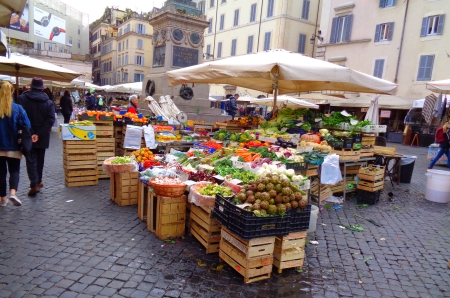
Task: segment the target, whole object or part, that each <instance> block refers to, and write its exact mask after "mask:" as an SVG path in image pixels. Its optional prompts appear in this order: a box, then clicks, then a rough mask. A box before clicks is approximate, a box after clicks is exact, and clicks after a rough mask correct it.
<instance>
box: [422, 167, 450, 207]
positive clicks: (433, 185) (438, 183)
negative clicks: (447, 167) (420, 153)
mask: <svg viewBox="0 0 450 298" xmlns="http://www.w3.org/2000/svg"><path fill="white" fill-rule="evenodd" d="M425 175H426V176H427V189H426V192H425V199H427V200H428V201H432V202H436V203H448V202H449V201H450V172H447V171H441V170H428V171H427V173H426V174H425Z"/></svg>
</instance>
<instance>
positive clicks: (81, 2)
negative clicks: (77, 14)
mask: <svg viewBox="0 0 450 298" xmlns="http://www.w3.org/2000/svg"><path fill="white" fill-rule="evenodd" d="M60 1H62V2H64V3H66V4H67V5H70V6H72V7H73V8H75V9H77V10H79V11H81V12H84V13H87V14H89V23H92V22H93V21H95V20H97V19H98V18H100V17H101V16H102V15H103V12H104V11H105V7H107V6H109V7H111V6H118V8H119V9H121V10H125V8H129V9H131V10H134V11H137V12H141V11H142V12H148V11H151V10H152V8H153V5H154V7H157V8H160V7H161V6H162V4H163V3H164V0H60Z"/></svg>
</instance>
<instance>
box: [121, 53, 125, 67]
mask: <svg viewBox="0 0 450 298" xmlns="http://www.w3.org/2000/svg"><path fill="white" fill-rule="evenodd" d="M122 65H125V56H124V55H122Z"/></svg>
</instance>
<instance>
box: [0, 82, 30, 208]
mask: <svg viewBox="0 0 450 298" xmlns="http://www.w3.org/2000/svg"><path fill="white" fill-rule="evenodd" d="M13 92H14V88H13V85H12V84H11V83H10V82H7V81H0V136H1V137H0V198H1V202H0V207H5V206H6V205H7V204H8V199H7V197H6V193H7V183H6V177H7V175H8V173H9V200H10V201H11V202H12V203H13V205H14V206H21V205H22V202H21V201H20V200H19V199H18V198H17V195H16V191H17V189H18V188H19V176H20V159H21V158H22V153H21V152H20V148H19V143H18V135H17V131H18V124H21V125H26V126H28V128H31V125H30V121H29V120H28V116H27V114H26V112H25V110H24V109H23V108H22V106H20V105H18V104H16V103H14V102H13V97H12V93H13Z"/></svg>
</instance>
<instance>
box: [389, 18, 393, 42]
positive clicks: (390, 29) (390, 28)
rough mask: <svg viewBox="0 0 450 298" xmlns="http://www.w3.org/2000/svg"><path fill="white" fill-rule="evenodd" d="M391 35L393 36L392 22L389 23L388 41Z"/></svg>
mask: <svg viewBox="0 0 450 298" xmlns="http://www.w3.org/2000/svg"><path fill="white" fill-rule="evenodd" d="M392 35H394V22H391V23H389V32H388V40H392Z"/></svg>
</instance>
